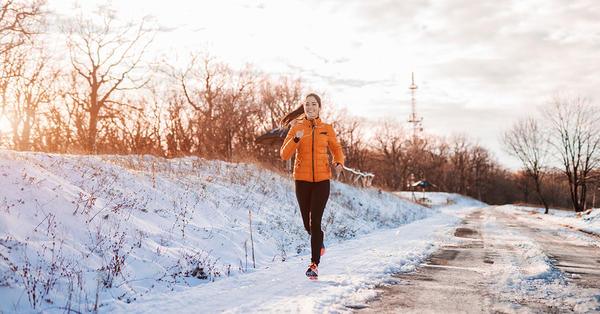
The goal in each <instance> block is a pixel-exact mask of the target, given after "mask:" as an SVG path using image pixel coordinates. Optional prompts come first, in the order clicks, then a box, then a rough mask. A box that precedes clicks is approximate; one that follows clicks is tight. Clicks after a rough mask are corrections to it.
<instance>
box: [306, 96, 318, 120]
mask: <svg viewBox="0 0 600 314" xmlns="http://www.w3.org/2000/svg"><path fill="white" fill-rule="evenodd" d="M320 109H321V108H320V107H319V103H318V102H317V99H316V98H315V97H313V96H308V97H306V101H305V102H304V114H305V115H306V118H308V119H315V118H317V117H318V116H319V111H320Z"/></svg>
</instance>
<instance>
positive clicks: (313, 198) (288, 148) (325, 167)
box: [280, 94, 344, 279]
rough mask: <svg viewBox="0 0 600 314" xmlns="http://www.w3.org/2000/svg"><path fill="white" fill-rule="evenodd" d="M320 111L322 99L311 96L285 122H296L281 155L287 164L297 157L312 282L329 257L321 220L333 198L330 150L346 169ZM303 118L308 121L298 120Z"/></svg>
mask: <svg viewBox="0 0 600 314" xmlns="http://www.w3.org/2000/svg"><path fill="white" fill-rule="evenodd" d="M320 110H321V98H320V97H319V96H318V95H316V94H309V95H307V96H306V99H305V102H304V103H303V104H302V105H301V106H300V107H298V108H297V109H296V110H294V111H292V112H290V113H288V114H287V115H286V116H285V117H284V118H283V119H282V120H281V123H282V125H284V126H286V125H288V124H290V123H291V122H292V121H295V122H296V123H295V124H293V125H292V127H291V129H290V130H289V132H288V134H287V136H286V138H285V140H284V141H283V145H282V146H281V151H280V155H281V158H282V159H283V160H288V159H290V158H291V157H292V154H294V153H295V154H296V161H295V163H294V180H295V184H296V198H297V199H298V205H299V207H300V213H301V214H302V221H303V222H304V228H305V229H306V231H307V232H308V234H309V235H311V238H310V246H311V253H312V256H311V260H310V265H309V266H308V269H307V270H306V276H307V277H309V278H310V279H316V278H317V276H318V266H319V262H320V259H321V255H323V254H325V247H324V245H323V231H322V230H321V218H322V217H323V211H324V210H325V205H327V199H328V198H329V179H331V168H330V167H329V158H328V155H327V148H329V150H330V151H331V152H332V154H333V162H334V163H335V167H336V171H341V170H342V169H343V166H344V154H343V152H342V146H341V145H340V143H339V142H338V140H337V138H336V136H335V132H334V131H333V127H332V126H331V125H330V124H327V123H324V122H322V121H321V119H320V118H319V111H320ZM302 114H304V117H303V118H301V119H300V120H296V119H297V118H298V117H300V116H301V115H302Z"/></svg>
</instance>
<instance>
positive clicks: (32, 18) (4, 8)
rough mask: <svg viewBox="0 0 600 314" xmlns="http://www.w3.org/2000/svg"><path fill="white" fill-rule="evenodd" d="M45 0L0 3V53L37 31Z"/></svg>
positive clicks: (12, 0) (24, 41)
mask: <svg viewBox="0 0 600 314" xmlns="http://www.w3.org/2000/svg"><path fill="white" fill-rule="evenodd" d="M45 2H46V1H43V0H34V1H19V0H3V1H2V2H1V4H0V55H2V54H4V53H6V52H8V51H9V50H11V49H13V48H15V47H18V46H20V45H22V44H24V43H26V42H27V40H30V39H31V37H32V36H33V35H34V34H36V33H37V32H38V30H37V26H38V25H39V22H40V18H41V17H42V15H43V14H42V7H43V5H44V4H45Z"/></svg>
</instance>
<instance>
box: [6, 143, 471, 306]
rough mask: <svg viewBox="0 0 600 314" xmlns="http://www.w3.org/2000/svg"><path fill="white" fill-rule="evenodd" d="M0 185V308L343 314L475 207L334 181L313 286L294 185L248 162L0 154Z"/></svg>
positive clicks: (460, 199)
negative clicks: (336, 313) (424, 202)
mask: <svg viewBox="0 0 600 314" xmlns="http://www.w3.org/2000/svg"><path fill="white" fill-rule="evenodd" d="M0 178H1V180H0V213H1V215H0V312H28V311H44V312H49V313H52V312H64V311H65V310H66V309H73V310H76V311H79V312H87V311H92V310H93V309H94V307H95V306H97V307H98V309H99V310H100V311H103V312H104V311H106V312H108V311H110V312H113V311H116V312H132V311H140V312H143V311H153V312H154V311H158V310H159V309H160V310H169V311H171V310H172V309H173V308H177V309H178V310H181V311H184V310H185V309H186V308H185V306H193V307H191V308H190V311H191V310H192V309H193V310H194V311H195V312H196V311H199V309H203V310H204V311H205V312H206V311H219V310H226V311H233V312H244V311H247V310H254V309H264V310H267V311H274V310H276V309H282V308H285V309H290V310H291V311H295V309H297V310H299V311H304V310H317V311H329V310H340V311H342V310H343V309H344V308H345V306H346V305H356V304H361V303H362V302H365V300H367V299H368V298H370V297H372V296H373V293H374V292H373V291H372V290H371V289H370V288H372V287H373V286H374V285H376V284H380V283H382V282H384V281H385V280H387V279H386V278H388V277H389V274H390V273H391V272H397V271H410V270H412V269H414V267H416V266H417V265H418V264H419V263H420V262H421V261H422V260H423V259H424V258H426V257H427V255H429V254H430V253H431V252H433V251H434V250H435V249H436V248H437V247H438V246H439V245H442V244H443V243H444V242H445V241H449V240H448V239H449V238H450V234H451V232H450V230H451V229H452V226H453V225H455V224H456V223H457V222H458V221H459V216H460V215H459V214H460V213H461V211H462V212H466V211H468V210H471V209H472V208H473V207H474V206H475V207H476V206H483V204H482V203H479V202H476V201H474V200H471V199H469V198H464V197H460V196H456V195H451V194H431V196H430V197H431V198H432V199H435V201H434V203H435V205H434V206H430V207H424V206H420V205H417V204H414V203H412V202H410V201H408V200H405V199H403V198H401V197H398V195H394V194H393V193H388V192H384V191H380V190H377V189H375V188H368V189H362V188H357V187H353V186H349V185H346V184H342V183H339V182H333V183H332V188H331V197H330V200H329V202H328V204H327V209H326V212H325V215H324V216H323V228H324V231H325V245H326V246H327V248H328V250H327V255H326V256H324V257H323V260H322V263H321V265H320V268H321V278H320V280H319V281H318V282H309V281H307V280H306V278H305V277H304V275H303V273H304V270H305V267H306V265H307V264H308V263H307V262H308V256H309V253H310V247H309V241H308V235H307V234H306V232H305V231H304V228H303V226H302V222H301V219H300V214H299V212H298V209H297V204H296V199H295V194H294V191H293V181H292V180H291V178H289V177H286V176H281V175H279V174H276V173H273V172H270V171H267V170H264V169H261V168H259V167H257V166H255V165H251V164H235V163H227V162H223V161H207V160H203V159H199V158H192V157H189V158H178V159H172V160H166V159H161V158H155V157H151V156H112V155H110V156H108V155H107V156H77V155H54V154H43V153H21V152H14V151H6V150H0ZM448 199H451V201H450V202H448ZM443 200H445V202H446V203H443ZM448 205H451V206H448ZM250 214H251V218H252V239H253V242H251V241H250V225H249V216H250ZM457 215H458V216H457ZM252 247H253V248H254V257H255V261H256V269H254V268H253V262H252V256H253V254H252ZM315 291H318V293H315ZM34 306H35V307H34ZM181 307H184V308H181Z"/></svg>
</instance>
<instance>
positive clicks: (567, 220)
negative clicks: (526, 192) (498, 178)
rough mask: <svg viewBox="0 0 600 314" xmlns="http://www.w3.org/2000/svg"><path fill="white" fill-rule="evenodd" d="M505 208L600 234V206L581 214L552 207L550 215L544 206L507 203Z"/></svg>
mask: <svg viewBox="0 0 600 314" xmlns="http://www.w3.org/2000/svg"><path fill="white" fill-rule="evenodd" d="M504 208H507V209H509V210H518V211H524V212H528V213H532V214H535V215H536V217H538V219H541V220H543V221H547V222H549V223H554V224H559V225H563V226H568V227H571V228H574V229H579V230H583V231H585V232H589V233H593V234H596V235H598V236H600V208H592V209H588V210H586V211H584V212H582V213H579V214H578V213H576V212H574V211H569V210H561V209H553V208H550V209H549V211H548V215H545V214H544V208H537V207H525V206H515V205H505V206H504Z"/></svg>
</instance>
